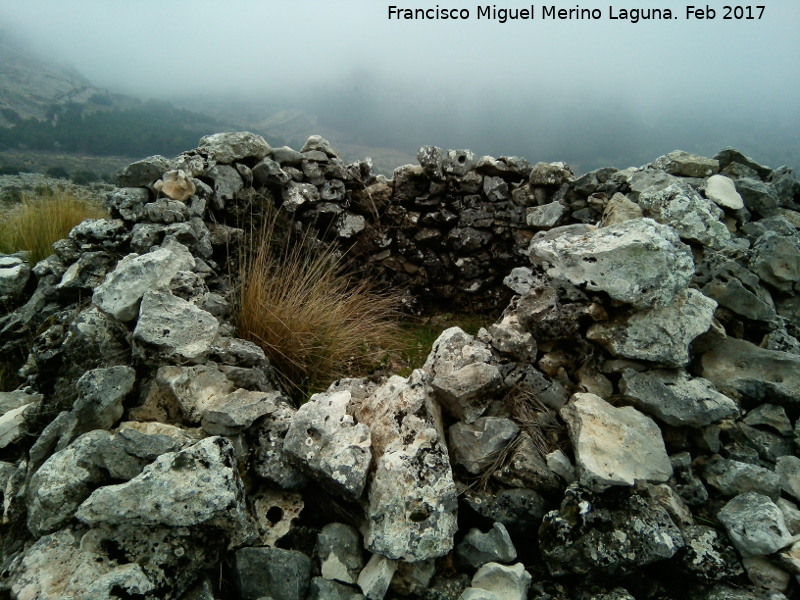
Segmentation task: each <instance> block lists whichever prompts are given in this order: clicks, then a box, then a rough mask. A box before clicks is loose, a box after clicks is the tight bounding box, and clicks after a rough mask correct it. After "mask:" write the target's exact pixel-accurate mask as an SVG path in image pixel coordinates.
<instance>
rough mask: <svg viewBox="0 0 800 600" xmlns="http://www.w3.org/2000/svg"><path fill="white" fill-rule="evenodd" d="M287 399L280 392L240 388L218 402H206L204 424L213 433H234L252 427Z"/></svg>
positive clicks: (203, 414)
mask: <svg viewBox="0 0 800 600" xmlns="http://www.w3.org/2000/svg"><path fill="white" fill-rule="evenodd" d="M281 400H285V399H284V398H283V396H282V395H281V394H280V393H279V392H269V393H267V392H251V391H248V390H243V389H241V388H240V389H238V390H236V391H234V392H232V393H230V394H228V395H227V396H224V397H222V398H219V401H218V402H213V403H206V404H205V407H204V410H203V413H202V425H203V429H205V430H206V431H207V432H208V433H210V434H211V435H233V434H236V433H239V432H240V431H243V430H245V429H247V428H248V427H250V425H252V424H253V422H254V421H255V420H256V419H259V418H261V417H263V416H264V415H267V414H270V413H272V412H275V411H276V410H278V408H279V406H278V403H279V401H281Z"/></svg>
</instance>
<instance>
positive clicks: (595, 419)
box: [561, 393, 672, 490]
mask: <svg viewBox="0 0 800 600" xmlns="http://www.w3.org/2000/svg"><path fill="white" fill-rule="evenodd" d="M561 417H562V418H563V419H564V421H565V422H566V424H567V429H568V431H569V437H570V440H571V441H572V447H573V449H574V451H575V460H576V463H577V468H578V477H579V480H580V482H581V484H583V485H585V486H586V487H588V488H590V489H593V490H603V489H606V488H608V487H610V486H616V485H622V486H632V485H634V484H635V483H636V482H637V481H653V482H664V481H667V479H669V478H670V476H671V475H672V464H671V463H670V460H669V456H667V451H666V449H665V448H664V441H663V439H662V437H661V430H660V429H659V428H658V426H657V425H656V424H655V423H654V422H653V420H652V419H650V418H649V417H646V416H645V415H643V414H642V413H640V412H639V411H638V410H636V409H635V408H632V407H630V406H626V407H622V408H616V407H614V406H612V405H610V404H609V403H608V402H606V401H605V400H603V399H602V398H600V397H599V396H595V395H594V394H587V393H579V394H575V395H574V396H573V397H572V399H571V401H570V402H569V403H568V404H567V405H566V406H565V407H564V408H562V409H561Z"/></svg>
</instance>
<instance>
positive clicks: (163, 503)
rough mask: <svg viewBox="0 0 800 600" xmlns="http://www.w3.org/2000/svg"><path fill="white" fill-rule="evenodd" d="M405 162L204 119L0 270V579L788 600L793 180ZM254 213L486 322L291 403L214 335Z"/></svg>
mask: <svg viewBox="0 0 800 600" xmlns="http://www.w3.org/2000/svg"><path fill="white" fill-rule="evenodd" d="M419 163H420V164H419V165H414V166H405V167H401V168H399V169H397V170H396V172H395V173H394V176H393V178H392V179H387V178H385V177H381V176H374V175H372V174H371V171H370V166H369V163H368V161H365V162H362V163H357V164H352V165H345V164H344V163H343V162H342V161H341V160H339V159H338V158H337V156H336V153H335V151H334V150H333V149H332V148H331V147H330V145H329V144H328V143H327V142H326V141H325V140H323V139H322V138H319V137H312V138H311V139H309V141H308V143H307V144H306V145H305V146H304V147H303V148H302V149H301V150H300V151H295V150H292V149H290V148H271V147H270V146H269V144H268V143H267V142H266V141H265V140H263V139H262V138H260V137H259V136H256V135H253V134H250V133H245V132H242V133H234V134H218V135H215V136H209V137H207V138H203V140H201V143H200V146H199V147H198V148H196V149H194V150H191V151H188V152H186V153H184V154H183V155H181V156H179V157H176V158H173V159H166V158H163V157H151V158H148V159H145V160H143V161H139V162H137V163H134V164H132V165H130V166H129V167H128V168H127V169H125V170H124V171H123V172H122V173H121V176H120V185H121V187H119V188H117V189H115V190H114V191H112V192H111V193H110V194H109V196H108V199H107V205H108V208H109V211H110V213H111V214H110V218H108V219H101V220H95V221H85V222H84V223H82V224H81V225H79V226H77V227H76V228H74V229H73V231H72V232H71V233H70V234H69V236H68V238H67V239H64V240H61V241H59V242H56V243H55V244H54V247H53V250H54V254H53V255H51V256H50V257H48V258H47V259H45V260H43V261H41V262H40V263H38V264H36V265H30V264H28V263H27V260H26V256H25V254H24V253H21V254H17V255H11V256H0V360H2V361H3V362H5V363H14V362H17V363H21V364H22V366H21V368H20V370H19V376H20V377H21V378H22V379H23V383H22V384H21V385H20V386H19V387H18V389H16V390H14V391H10V392H0V498H2V505H1V506H2V520H1V521H0V598H10V599H12V600H22V599H26V600H27V599H32V598H36V599H41V600H56V599H58V600H62V599H64V598H70V599H78V600H84V599H85V600H105V599H108V600H111V599H115V598H144V599H153V600H155V599H180V600H228V599H234V598H236V599H239V598H243V599H245V600H250V599H252V600H256V599H259V598H275V599H281V600H335V599H338V598H344V599H364V598H368V599H369V600H380V599H383V598H386V599H399V598H409V599H412V600H413V599H420V600H456V599H464V600H470V599H472V600H476V599H489V600H497V599H503V600H506V599H508V600H531V599H533V600H567V599H575V600H586V599H598V600H601V599H602V600H611V599H612V598H637V599H646V600H650V599H652V600H656V599H658V600H661V599H674V600H686V599H689V600H718V599H723V598H725V599H729V598H734V599H737V600H739V599H741V600H762V599H763V600H766V599H770V600H785V599H788V598H791V597H796V595H797V594H798V591H799V590H800V587H798V581H799V580H798V578H800V542H799V541H798V539H800V508H798V505H799V504H800V477H798V469H800V341H799V340H798V337H799V336H800V303H798V291H800V233H799V232H798V225H800V212H798V209H799V208H800V204H798V201H800V183H798V180H797V179H796V177H795V176H794V174H793V173H792V172H791V171H790V170H788V169H774V170H773V169H769V168H767V167H764V166H762V165H759V164H758V163H756V162H755V161H753V160H752V159H749V158H748V157H746V156H744V155H742V154H741V153H739V152H737V151H735V150H730V149H728V150H723V151H722V152H720V153H719V154H718V155H717V156H716V157H715V158H713V159H709V158H705V157H699V156H694V155H689V154H686V153H684V152H673V153H670V154H668V155H665V156H663V157H660V158H659V159H657V160H656V161H655V162H654V163H652V164H651V165H647V166H645V167H642V168H638V169H626V170H622V171H620V170H617V169H613V168H607V169H600V170H598V171H594V172H592V173H588V174H586V175H583V176H581V177H575V176H574V174H573V173H572V172H571V171H570V170H569V168H568V167H566V166H565V165H563V164H559V163H555V164H546V163H538V164H535V165H532V164H530V163H528V162H527V161H525V160H523V159H519V158H508V157H506V158H499V159H495V158H491V157H484V158H477V157H475V156H474V155H473V154H472V153H470V152H467V151H447V152H445V151H443V150H440V149H437V148H432V147H424V148H422V149H421V150H420V154H419ZM273 203H274V204H275V205H277V206H279V207H280V210H281V211H282V212H283V213H284V214H286V215H289V216H290V218H291V219H295V220H297V221H300V222H302V223H307V224H312V223H313V224H315V225H317V226H318V227H319V230H320V232H321V236H322V237H324V238H326V239H329V240H332V241H333V240H337V241H338V243H341V244H343V245H344V246H345V247H346V248H348V251H349V252H350V255H351V256H352V257H353V258H354V260H356V262H357V265H356V266H357V267H358V268H362V269H364V270H365V271H369V272H370V273H371V274H372V275H373V276H377V277H379V278H381V279H382V280H383V281H385V282H386V283H387V284H391V285H405V286H408V289H409V290H410V291H411V292H412V293H413V294H415V295H416V297H418V298H421V299H425V300H431V301H434V302H449V303H451V304H452V303H458V305H459V306H467V307H474V306H484V307H490V306H495V307H497V319H496V321H495V322H494V323H493V324H492V325H490V326H489V327H486V328H485V329H481V330H480V331H479V332H478V334H477V335H474V336H473V335H470V334H467V333H466V332H464V331H462V330H461V329H459V328H450V329H447V330H445V331H443V332H442V334H441V335H440V336H439V338H438V339H437V340H436V342H435V343H434V344H433V347H432V348H431V351H430V354H429V356H428V358H427V360H426V362H425V364H424V365H423V366H422V367H421V368H420V369H417V370H415V371H414V372H413V373H412V374H411V375H410V376H409V377H400V376H396V375H395V376H389V377H384V378H381V379H379V380H375V379H368V378H363V379H343V380H340V381H337V382H333V383H332V384H331V386H330V387H329V389H328V390H326V391H325V392H324V393H320V394H316V395H314V396H312V397H311V398H309V399H308V401H307V402H306V403H305V404H303V405H302V406H300V407H296V406H294V405H293V404H292V403H291V402H290V401H289V400H288V399H287V397H286V395H285V394H284V393H283V390H281V389H280V386H279V385H278V384H277V383H276V381H275V378H274V376H273V372H272V369H271V366H270V363H269V361H268V360H267V358H266V357H265V355H264V353H263V352H262V351H261V349H259V348H258V347H257V346H255V345H253V344H251V343H249V342H246V341H244V340H242V339H239V338H238V337H237V336H236V330H235V328H234V326H233V324H232V322H231V305H230V301H231V297H230V291H231V287H232V285H235V281H231V279H230V276H229V271H228V269H227V268H226V261H228V260H230V249H231V248H232V247H236V245H237V242H239V241H240V240H241V239H242V234H243V231H242V229H241V227H243V226H249V225H250V224H252V223H257V222H258V220H259V218H260V217H261V215H262V213H263V210H264V206H265V205H266V204H273ZM504 290H506V291H504ZM504 298H508V299H507V300H506V299H504Z"/></svg>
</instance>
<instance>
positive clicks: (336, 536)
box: [317, 523, 364, 584]
mask: <svg viewBox="0 0 800 600" xmlns="http://www.w3.org/2000/svg"><path fill="white" fill-rule="evenodd" d="M317 552H318V554H319V561H320V569H321V573H322V576H323V577H324V578H325V579H335V580H337V581H341V582H342V583H350V584H354V583H356V581H357V580H358V574H359V573H360V572H361V569H362V568H364V558H363V556H362V555H361V536H359V535H358V531H356V530H355V529H354V528H353V527H350V526H349V525H345V524H344V523H329V524H328V525H325V527H323V528H322V529H321V530H320V532H319V536H318V537H317Z"/></svg>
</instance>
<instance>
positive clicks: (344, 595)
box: [306, 577, 365, 600]
mask: <svg viewBox="0 0 800 600" xmlns="http://www.w3.org/2000/svg"><path fill="white" fill-rule="evenodd" d="M306 600H365V598H364V596H363V594H359V593H358V592H357V591H356V590H355V589H353V588H351V587H350V586H347V585H344V584H342V583H337V582H336V581H329V580H328V579H324V578H323V577H313V578H312V579H311V584H310V585H309V586H308V597H307V599H306Z"/></svg>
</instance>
